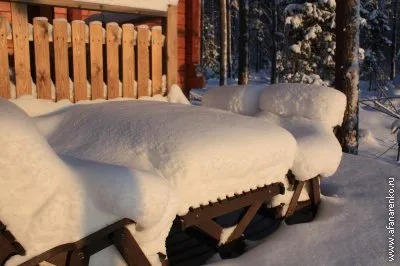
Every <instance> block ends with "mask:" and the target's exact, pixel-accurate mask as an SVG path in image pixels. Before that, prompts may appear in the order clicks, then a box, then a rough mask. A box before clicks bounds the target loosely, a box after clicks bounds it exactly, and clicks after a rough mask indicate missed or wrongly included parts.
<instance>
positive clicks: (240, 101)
mask: <svg viewBox="0 0 400 266" xmlns="http://www.w3.org/2000/svg"><path fill="white" fill-rule="evenodd" d="M263 88H265V85H252V86H237V85H232V86H222V87H214V88H211V89H210V90H208V91H207V93H206V94H205V95H204V97H203V99H202V106H205V107H212V108H217V109H222V110H226V111H230V112H233V113H238V114H242V115H248V116H252V115H255V114H256V113H258V112H259V111H260V108H259V101H260V94H261V92H262V90H263Z"/></svg>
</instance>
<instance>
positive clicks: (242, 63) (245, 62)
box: [238, 0, 249, 85]
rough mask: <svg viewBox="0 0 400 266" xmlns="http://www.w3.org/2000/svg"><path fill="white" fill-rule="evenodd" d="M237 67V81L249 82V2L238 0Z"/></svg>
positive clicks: (245, 83) (242, 83)
mask: <svg viewBox="0 0 400 266" xmlns="http://www.w3.org/2000/svg"><path fill="white" fill-rule="evenodd" d="M239 23H240V25H239V28H240V34H239V68H238V78H239V80H238V83H239V85H247V84H248V83H249V2H248V0H239Z"/></svg>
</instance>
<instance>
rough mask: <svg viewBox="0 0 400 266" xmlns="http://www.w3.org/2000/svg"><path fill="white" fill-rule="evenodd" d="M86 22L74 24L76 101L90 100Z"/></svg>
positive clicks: (73, 50) (75, 22)
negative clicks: (88, 91)
mask: <svg viewBox="0 0 400 266" xmlns="http://www.w3.org/2000/svg"><path fill="white" fill-rule="evenodd" d="M85 35H86V33H85V22H84V21H82V20H75V21H73V22H72V59H73V69H74V70H73V71H74V101H75V102H78V101H83V100H88V93H87V72H86V36H85Z"/></svg>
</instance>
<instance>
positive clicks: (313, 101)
mask: <svg viewBox="0 0 400 266" xmlns="http://www.w3.org/2000/svg"><path fill="white" fill-rule="evenodd" d="M260 108H261V109H262V110H264V111H268V112H271V113H274V114H277V115H283V116H301V117H304V118H308V119H311V120H314V121H319V122H321V123H323V124H324V125H326V126H327V127H330V128H332V129H333V127H335V126H337V125H340V124H341V123H342V121H343V115H344V111H345V108H346V96H345V95H344V94H343V93H341V92H339V91H338V90H335V89H332V88H329V87H323V86H317V85H309V84H292V83H285V84H274V85H271V86H268V87H267V88H266V89H265V90H263V92H262V93H261V98H260Z"/></svg>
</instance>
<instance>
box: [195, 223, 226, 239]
mask: <svg viewBox="0 0 400 266" xmlns="http://www.w3.org/2000/svg"><path fill="white" fill-rule="evenodd" d="M196 227H197V228H199V229H200V230H201V231H203V232H204V233H206V234H208V235H210V236H211V237H212V238H214V239H215V240H217V241H219V240H220V239H221V233H222V229H223V228H222V226H220V225H219V224H217V223H216V222H214V221H213V220H208V221H206V222H204V223H201V224H199V225H196Z"/></svg>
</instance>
